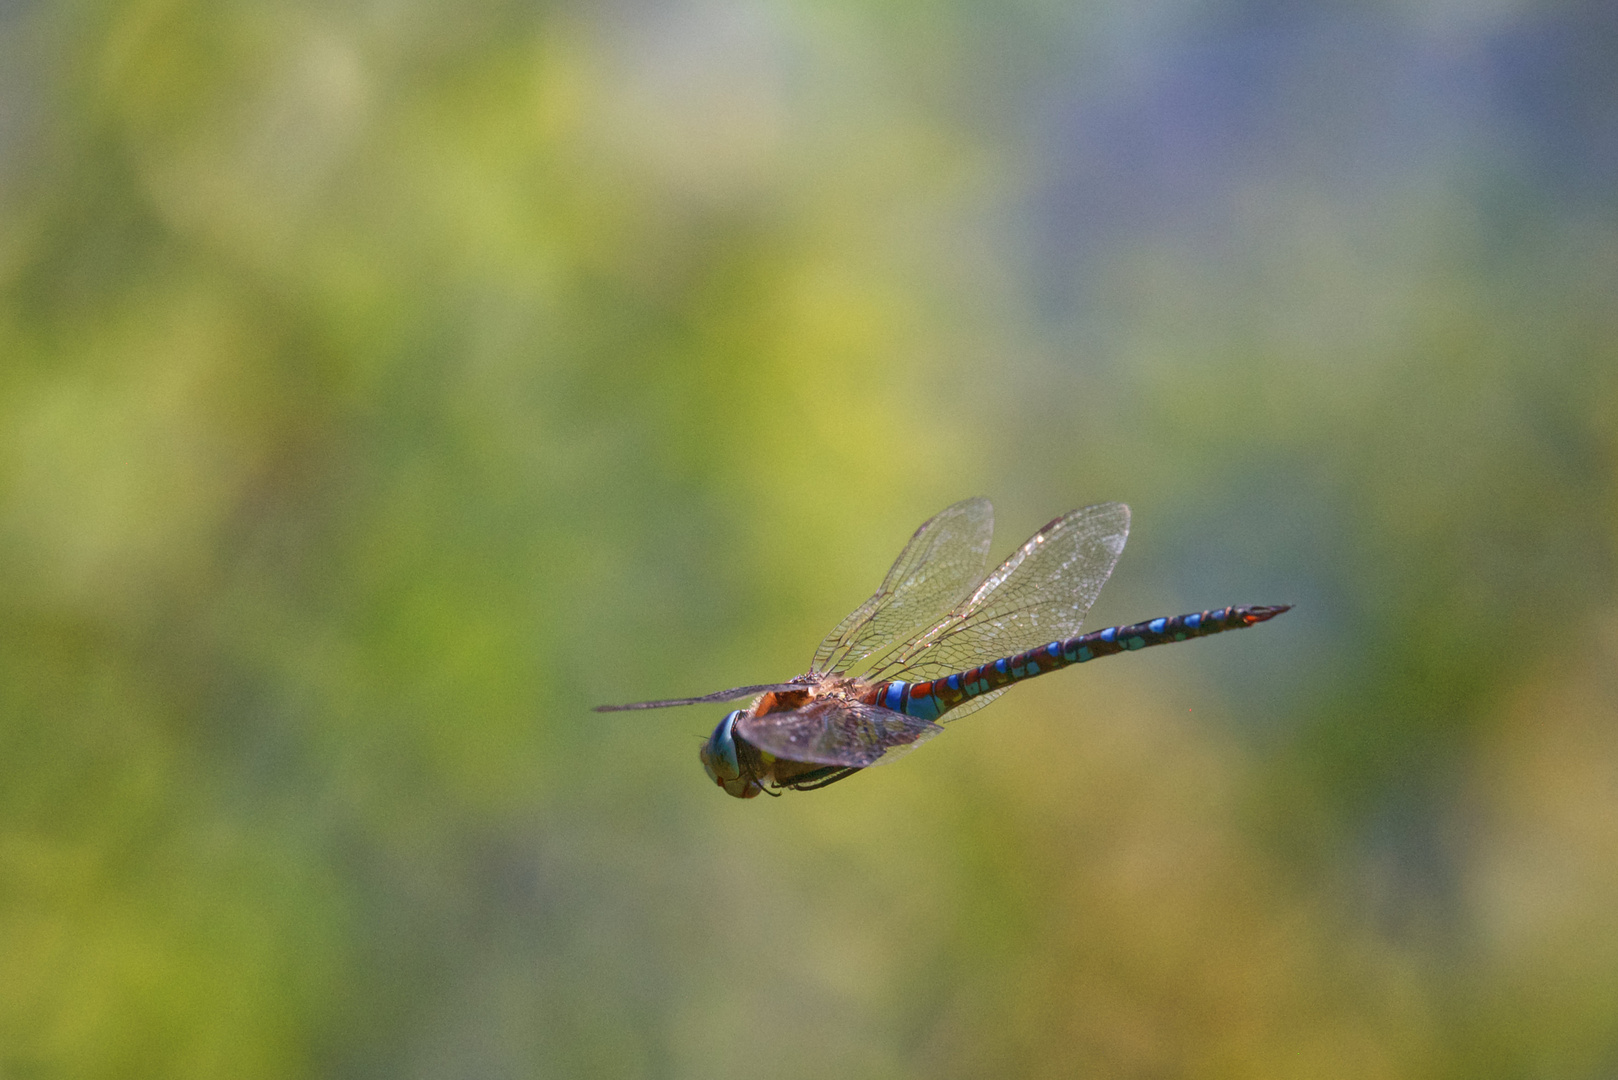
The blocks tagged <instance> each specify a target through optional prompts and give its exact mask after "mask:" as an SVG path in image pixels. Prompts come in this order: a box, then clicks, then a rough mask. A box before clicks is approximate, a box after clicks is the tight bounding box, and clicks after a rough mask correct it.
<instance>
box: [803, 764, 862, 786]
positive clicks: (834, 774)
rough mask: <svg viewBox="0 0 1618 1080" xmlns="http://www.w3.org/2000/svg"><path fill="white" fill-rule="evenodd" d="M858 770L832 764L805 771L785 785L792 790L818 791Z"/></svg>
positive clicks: (845, 778)
mask: <svg viewBox="0 0 1618 1080" xmlns="http://www.w3.org/2000/svg"><path fill="white" fill-rule="evenodd" d="M859 771H860V770H859V769H854V768H839V767H837V766H835V765H832V766H828V767H827V768H826V769H824V770H819V769H817V770H815V771H814V772H812V773H805V774H804V775H803V776H801V777H799V778H798V779H795V780H793V781H791V782H790V783H788V784H787V785H786V786H787V787H790V788H791V789H792V790H793V791H819V790H820V789H821V788H823V787H830V786H831V785H832V784H835V783H837V781H839V780H847V779H848V778H849V777H850V776H853V775H854V774H855V773H857V772H859ZM805 781H807V782H805Z"/></svg>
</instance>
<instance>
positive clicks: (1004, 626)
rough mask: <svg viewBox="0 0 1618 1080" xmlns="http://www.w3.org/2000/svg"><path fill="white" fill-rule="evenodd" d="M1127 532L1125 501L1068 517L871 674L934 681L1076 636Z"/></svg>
mask: <svg viewBox="0 0 1618 1080" xmlns="http://www.w3.org/2000/svg"><path fill="white" fill-rule="evenodd" d="M1128 537H1129V507H1127V506H1125V505H1124V504H1122V503H1101V504H1100V505H1097V506H1087V507H1085V508H1084V509H1082V510H1073V511H1070V512H1069V513H1066V514H1063V515H1062V516H1061V517H1059V518H1057V519H1056V520H1055V521H1052V522H1051V523H1050V524H1048V525H1046V526H1045V527H1044V528H1043V529H1040V530H1039V531H1038V532H1036V533H1035V534H1034V535H1033V536H1032V537H1030V538H1029V540H1028V542H1027V543H1026V544H1024V545H1023V546H1022V547H1020V548H1018V549H1017V550H1016V551H1015V552H1014V553H1012V555H1011V557H1010V558H1009V559H1007V560H1006V561H1005V562H1003V563H1001V564H1000V567H999V568H998V569H997V570H995V571H994V573H992V574H990V575H989V576H988V577H987V578H985V579H984V580H983V583H982V584H981V585H979V586H978V587H977V588H976V589H975V590H973V592H972V594H971V595H970V596H968V597H967V598H966V599H965V601H964V602H962V603H961V604H960V606H959V607H957V608H956V610H955V611H953V612H951V613H950V614H949V615H948V616H947V617H946V618H944V619H943V620H941V621H940V622H938V623H937V624H936V625H934V626H933V627H932V628H931V629H929V630H927V631H926V632H925V633H922V634H921V635H919V636H918V637H916V638H915V639H914V640H912V641H910V642H908V643H906V644H905V645H903V646H901V647H900V648H899V649H898V650H896V651H895V652H894V654H893V656H892V657H890V658H888V659H887V660H886V661H885V662H883V663H882V664H881V665H880V666H879V667H878V668H877V669H876V670H874V671H872V672H871V673H870V677H871V678H883V679H892V678H900V677H903V678H912V677H914V678H919V679H927V678H934V677H937V676H940V675H946V674H949V673H951V672H956V671H964V670H966V669H967V668H970V667H974V666H976V665H978V664H981V663H984V662H986V661H989V660H994V659H998V658H999V657H1002V656H1010V655H1012V654H1013V653H1018V652H1022V651H1023V650H1025V649H1031V648H1034V647H1035V646H1038V645H1044V644H1047V643H1049V642H1052V641H1056V640H1059V639H1062V638H1070V637H1072V636H1074V635H1075V634H1077V633H1078V632H1079V627H1080V626H1082V625H1083V623H1084V616H1085V615H1086V614H1087V613H1088V612H1089V610H1090V605H1091V604H1094V603H1095V600H1096V597H1097V596H1098V595H1100V593H1101V586H1102V585H1104V584H1106V581H1107V578H1108V577H1110V576H1111V575H1112V569H1113V567H1114V566H1116V565H1117V563H1118V556H1119V555H1120V554H1122V553H1123V550H1124V541H1125V540H1126V539H1128ZM957 711H958V710H957ZM953 718H954V717H953V716H952V717H951V719H953Z"/></svg>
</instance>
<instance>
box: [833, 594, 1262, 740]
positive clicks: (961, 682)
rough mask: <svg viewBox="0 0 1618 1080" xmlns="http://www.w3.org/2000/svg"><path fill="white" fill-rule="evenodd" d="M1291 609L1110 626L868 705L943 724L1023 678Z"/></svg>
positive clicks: (882, 695)
mask: <svg viewBox="0 0 1618 1080" xmlns="http://www.w3.org/2000/svg"><path fill="white" fill-rule="evenodd" d="M1290 608H1291V605H1290V604H1286V605H1281V606H1278V607H1227V608H1220V609H1219V610H1217V611H1198V612H1194V613H1192V614H1190V615H1176V616H1174V617H1173V618H1161V619H1149V620H1147V621H1146V622H1139V623H1134V624H1132V625H1129V626H1109V627H1107V628H1106V629H1105V630H1097V631H1095V632H1093V633H1089V634H1081V635H1080V636H1078V637H1075V638H1068V639H1067V640H1066V641H1053V642H1051V643H1050V644H1049V645H1042V646H1040V647H1039V648H1037V649H1029V650H1028V651H1027V652H1020V653H1017V654H1016V655H1015V656H1007V657H1004V658H1002V659H999V660H995V661H994V662H992V663H988V664H983V665H981V666H979V667H975V668H971V669H969V670H967V671H961V672H957V673H955V674H953V675H948V676H945V677H944V678H941V679H933V680H931V681H930V682H915V683H907V682H901V681H897V680H895V681H894V682H889V683H879V684H878V685H877V686H875V687H873V688H872V690H871V693H870V696H868V697H867V698H866V699H865V700H867V701H869V702H871V703H872V704H873V705H881V706H883V707H884V708H888V709H892V710H893V711H895V712H902V713H905V714H906V715H909V716H915V717H920V718H921V719H924V720H937V719H938V718H939V717H941V716H943V715H944V714H945V713H947V712H949V711H950V710H951V709H953V708H955V707H956V706H958V705H962V704H964V703H966V702H968V701H970V700H971V699H973V698H975V697H977V696H979V695H980V694H987V693H989V692H990V691H992V690H999V689H1001V688H1002V687H1006V686H1010V685H1011V684H1012V683H1015V682H1021V681H1022V680H1023V679H1032V678H1033V677H1034V676H1036V675H1043V674H1045V673H1046V672H1049V671H1055V670H1057V669H1058V668H1064V667H1067V666H1068V665H1069V664H1082V663H1084V662H1085V661H1086V660H1094V659H1096V658H1097V657H1101V656H1111V655H1113V654H1114V653H1121V652H1131V651H1133V650H1135V649H1144V648H1146V647H1147V646H1148V645H1167V644H1170V643H1171V642H1175V641H1188V640H1190V639H1191V638H1199V637H1207V636H1208V635H1210V634H1218V633H1221V632H1222V631H1225V630H1240V629H1242V628H1243V627H1247V626H1253V625H1255V624H1256V623H1261V622H1264V621H1266V620H1268V619H1273V618H1275V617H1276V616H1277V615H1279V614H1281V613H1282V612H1283V611H1287V610H1289V609H1290Z"/></svg>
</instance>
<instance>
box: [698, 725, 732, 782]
mask: <svg viewBox="0 0 1618 1080" xmlns="http://www.w3.org/2000/svg"><path fill="white" fill-rule="evenodd" d="M741 715H742V711H741V710H740V709H737V710H736V711H735V712H733V713H729V714H727V715H726V716H725V718H724V719H723V720H721V721H719V724H718V726H717V727H715V728H714V729H713V734H712V735H710V736H708V741H707V742H706V743H705V744H704V745H703V747H702V755H701V756H702V767H703V768H704V769H706V770H708V776H709V777H710V778H712V779H713V780H714V782H715V783H721V784H722V783H724V782H725V781H726V780H734V779H736V778H737V777H738V776H740V775H741V774H742V766H741V762H740V761H738V760H737V758H736V738H735V736H734V735H733V734H732V733H731V729H732V728H734V727H735V726H736V721H737V720H739V719H741Z"/></svg>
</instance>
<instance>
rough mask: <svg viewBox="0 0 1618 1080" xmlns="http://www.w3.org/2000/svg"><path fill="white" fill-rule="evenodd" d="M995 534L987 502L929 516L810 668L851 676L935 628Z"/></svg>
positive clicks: (981, 567)
mask: <svg viewBox="0 0 1618 1080" xmlns="http://www.w3.org/2000/svg"><path fill="white" fill-rule="evenodd" d="M993 533H994V507H993V506H992V505H991V504H990V502H989V500H988V499H983V498H976V499H965V500H963V501H961V502H958V503H956V504H955V505H954V506H951V507H949V508H948V509H946V510H943V511H941V512H940V513H938V514H936V515H934V516H933V517H931V518H929V519H928V520H927V522H926V523H925V524H923V525H922V526H921V528H919V529H917V530H916V532H915V535H914V536H912V537H911V538H910V543H908V544H906V545H905V549H904V551H902V552H900V554H899V558H898V559H897V560H896V561H895V562H894V564H893V568H892V569H890V570H889V571H888V576H887V577H885V578H883V579H882V587H881V588H879V589H878V590H877V591H876V592H875V593H874V594H872V596H871V598H870V599H869V600H867V601H865V603H863V604H861V605H860V606H859V607H857V608H855V609H854V610H853V611H852V612H850V613H849V615H848V617H847V618H846V619H844V620H843V621H842V622H841V623H839V624H838V625H837V629H835V630H833V631H832V632H831V633H830V634H827V635H826V640H825V641H822V642H821V643H820V648H819V649H817V650H816V651H815V659H814V662H813V663H812V664H810V665H809V670H810V671H812V672H816V673H826V672H846V671H850V670H852V669H853V668H854V667H855V666H856V665H857V664H859V663H860V662H861V661H862V660H865V659H866V658H867V657H870V656H873V655H875V654H878V653H881V652H883V651H885V650H887V649H890V648H892V647H893V646H894V645H895V644H896V643H899V642H904V641H908V640H910V639H911V638H913V637H915V636H916V635H917V634H919V633H922V632H923V631H925V630H926V629H927V628H928V627H930V626H932V625H934V624H935V623H937V622H938V620H939V619H941V618H942V617H943V616H944V614H945V613H946V612H948V611H950V610H952V609H953V608H955V607H957V606H958V605H959V604H961V603H962V602H963V601H964V600H965V599H966V598H967V597H968V595H970V594H971V592H972V590H973V588H974V587H975V586H976V585H977V584H978V583H979V582H980V581H982V580H983V572H984V571H985V570H986V569H988V564H989V540H990V537H991V536H992V535H993Z"/></svg>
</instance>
